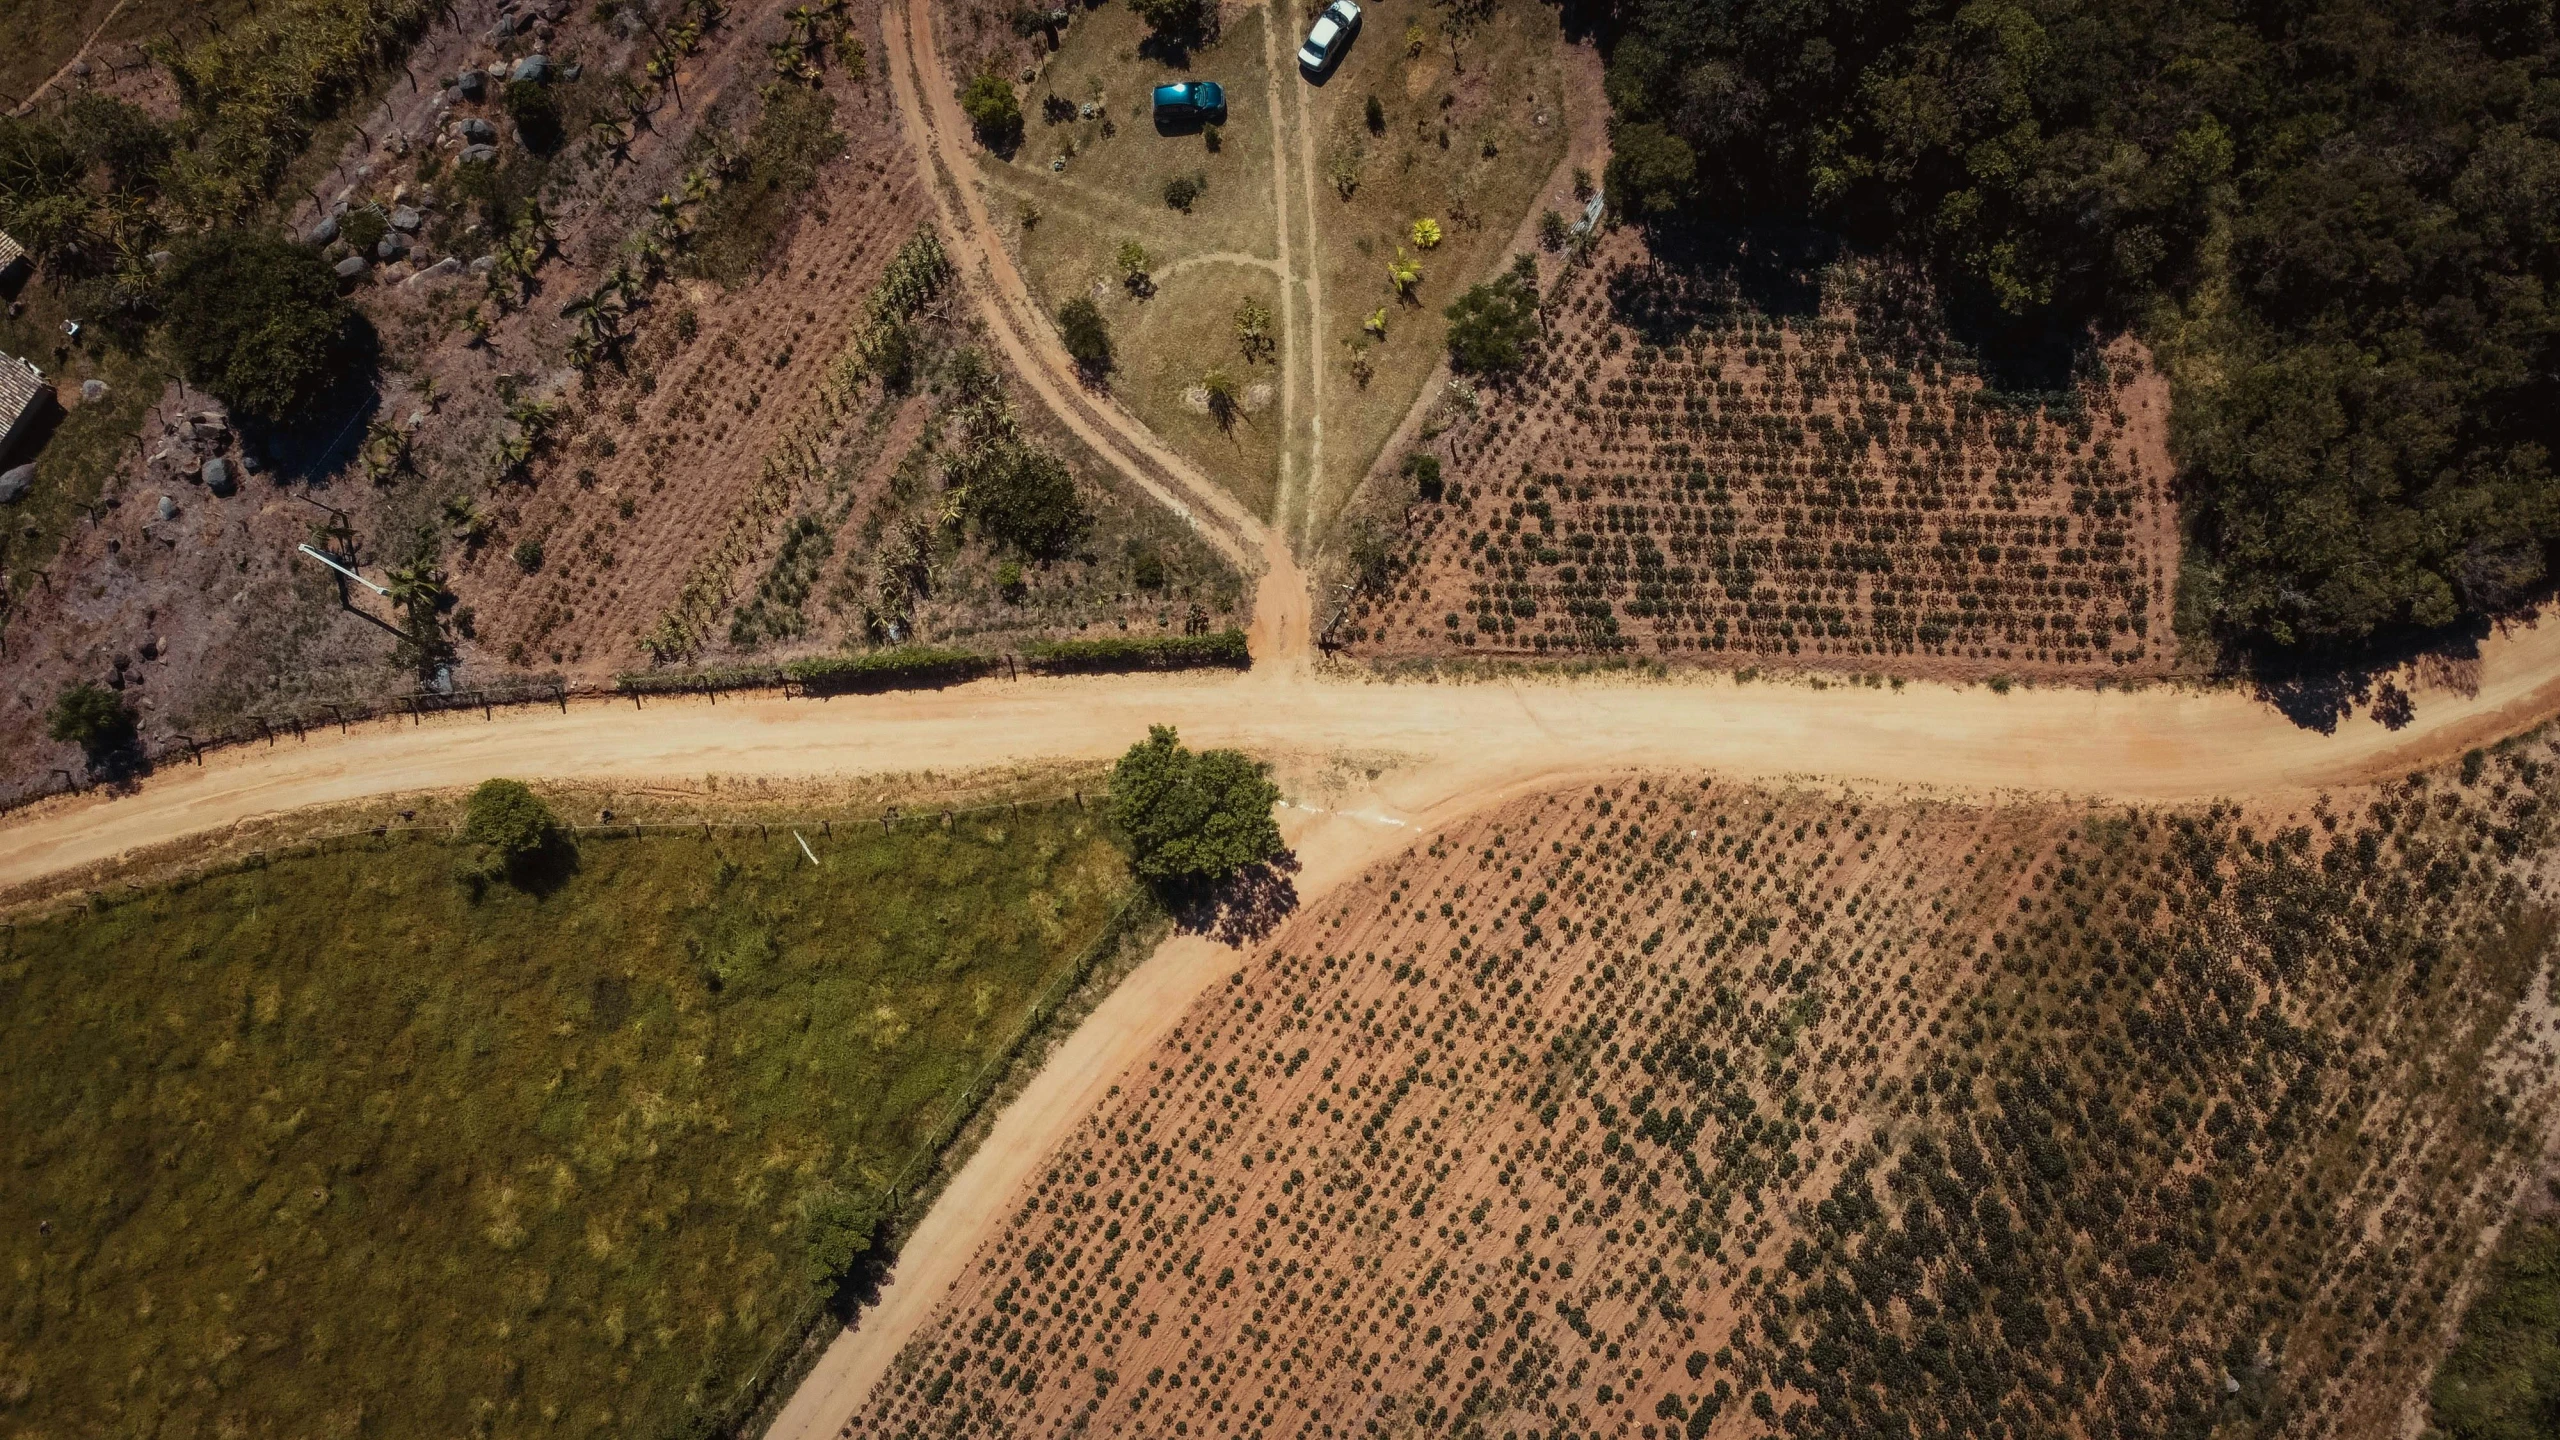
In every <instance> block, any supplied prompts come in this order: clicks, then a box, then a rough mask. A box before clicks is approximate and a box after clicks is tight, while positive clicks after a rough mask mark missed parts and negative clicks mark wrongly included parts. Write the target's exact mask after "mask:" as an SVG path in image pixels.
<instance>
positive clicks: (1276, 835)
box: [1111, 725, 1280, 884]
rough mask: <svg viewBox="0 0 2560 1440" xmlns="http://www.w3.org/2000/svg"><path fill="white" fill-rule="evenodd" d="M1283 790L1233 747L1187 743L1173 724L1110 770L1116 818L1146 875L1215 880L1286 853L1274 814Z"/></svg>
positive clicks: (1158, 728) (1174, 880) (1156, 730)
mask: <svg viewBox="0 0 2560 1440" xmlns="http://www.w3.org/2000/svg"><path fill="white" fill-rule="evenodd" d="M1279 800H1280V789H1279V787H1278V786H1276V785H1274V784H1272V783H1271V780H1270V778H1269V776H1268V775H1267V774H1266V773H1265V772H1264V770H1263V767H1262V766H1260V765H1257V764H1255V763H1254V762H1253V761H1251V760H1249V759H1246V758H1245V757H1244V756H1243V755H1242V754H1240V753H1238V752H1237V751H1234V750H1203V751H1200V752H1198V753H1196V754H1195V753H1193V752H1192V751H1191V750H1190V749H1188V748H1186V747H1185V746H1184V745H1183V744H1182V742H1181V739H1180V737H1178V736H1177V735H1176V734H1175V733H1174V729H1173V727H1172V726H1170V725H1155V726H1150V727H1148V730H1147V738H1146V739H1145V740H1143V741H1141V742H1139V743H1138V744H1135V745H1132V746H1130V747H1129V753H1128V754H1126V755H1123V756H1121V757H1120V763H1119V764H1118V765H1116V766H1114V767H1113V768H1112V771H1111V818H1112V820H1113V822H1114V823H1116V824H1117V825H1119V827H1120V828H1121V830H1122V831H1124V832H1125V833H1127V835H1128V837H1129V842H1130V846H1131V848H1132V849H1133V850H1134V851H1135V852H1136V861H1135V864H1136V869H1137V872H1138V874H1139V875H1140V876H1142V877H1144V878H1146V879H1148V880H1152V881H1156V882H1158V883H1169V884H1183V883H1190V882H1203V881H1208V882H1214V881H1219V880H1224V879H1227V878H1229V877H1230V876H1233V875H1234V874H1235V873H1236V872H1237V871H1239V870H1242V869H1244V868H1246V867H1247V866H1251V865H1257V864H1260V863H1261V862H1263V861H1265V860H1268V859H1270V858H1271V857H1273V856H1275V855H1277V854H1279V853H1280V827H1279V826H1278V825H1277V824H1276V823H1274V822H1273V820H1272V818H1271V807H1272V806H1274V805H1276V804H1278V803H1279Z"/></svg>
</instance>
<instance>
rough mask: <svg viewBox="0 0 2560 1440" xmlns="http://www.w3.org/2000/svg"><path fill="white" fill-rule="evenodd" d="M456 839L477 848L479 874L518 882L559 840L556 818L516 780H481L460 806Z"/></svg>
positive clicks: (558, 822)
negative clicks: (460, 829) (478, 852)
mask: <svg viewBox="0 0 2560 1440" xmlns="http://www.w3.org/2000/svg"><path fill="white" fill-rule="evenodd" d="M462 838H463V839H465V840H467V841H469V842H470V843H472V844H473V845H476V846H479V847H480V861H481V865H480V869H481V873H482V874H484V875H486V876H489V877H492V878H495V877H499V876H506V877H520V876H522V875H524V874H525V873H526V872H527V871H529V870H530V869H531V868H533V867H534V865H535V864H536V862H537V861H539V860H540V859H541V858H542V856H543V854H544V853H545V852H546V851H548V850H550V849H551V848H552V847H553V846H554V845H557V844H558V843H560V841H561V840H562V839H563V838H565V832H563V830H562V829H561V826H560V820H559V817H558V816H555V815H553V814H552V813H551V807H550V806H548V805H545V804H543V803H542V797H541V796H539V795H536V794H534V793H533V792H532V791H531V790H529V789H527V788H525V785H524V782H522V781H520V780H483V781H481V782H480V785H479V788H478V789H475V790H473V791H472V792H471V798H470V799H469V800H468V801H466V802H464V805H463V822H462Z"/></svg>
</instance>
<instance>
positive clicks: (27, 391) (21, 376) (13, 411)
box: [0, 355, 45, 435]
mask: <svg viewBox="0 0 2560 1440" xmlns="http://www.w3.org/2000/svg"><path fill="white" fill-rule="evenodd" d="M44 388H45V385H44V373H43V372H42V371H40V370H38V369H36V367H35V366H33V365H30V364H28V363H27V362H26V361H24V360H21V359H19V358H17V357H16V356H14V355H0V435H6V434H8V433H9V431H10V430H12V429H14V428H16V426H17V423H18V420H19V418H20V417H21V416H23V415H25V414H26V413H27V411H28V409H29V408H30V407H32V406H33V405H34V404H35V403H36V396H37V395H39V394H41V393H43V391H44Z"/></svg>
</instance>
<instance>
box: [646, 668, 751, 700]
mask: <svg viewBox="0 0 2560 1440" xmlns="http://www.w3.org/2000/svg"><path fill="white" fill-rule="evenodd" d="M781 683H782V672H781V671H779V670H776V669H774V668H773V667H772V666H770V665H749V666H741V667H739V668H736V669H730V670H681V671H677V670H670V671H663V672H661V671H641V672H639V673H636V674H630V675H616V676H614V677H613V688H615V689H616V690H619V691H621V692H622V693H623V694H625V695H698V694H700V693H701V692H703V691H705V690H770V689H772V688H774V687H775V686H777V685H780V684H781Z"/></svg>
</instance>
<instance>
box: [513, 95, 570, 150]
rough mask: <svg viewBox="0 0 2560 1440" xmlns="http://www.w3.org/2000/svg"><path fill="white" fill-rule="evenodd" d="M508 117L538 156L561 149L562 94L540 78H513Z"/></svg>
mask: <svg viewBox="0 0 2560 1440" xmlns="http://www.w3.org/2000/svg"><path fill="white" fill-rule="evenodd" d="M504 101H505V105H506V109H507V118H508V119H510V120H513V121H515V122H516V138H518V139H520V140H522V141H523V142H524V148H526V149H527V150H530V151H532V152H534V153H535V154H537V155H548V154H550V153H551V152H552V151H554V150H557V149H559V148H560V97H559V96H557V95H555V94H553V93H552V91H551V87H550V86H548V85H546V84H544V83H542V82H541V81H539V80H511V81H508V82H507V89H506V95H505V97H504Z"/></svg>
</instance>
